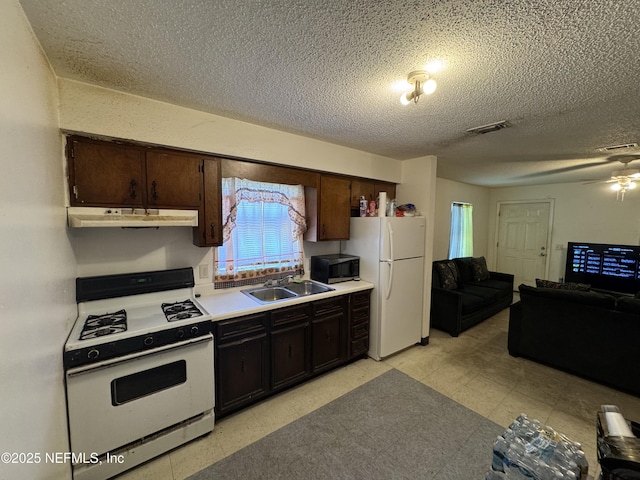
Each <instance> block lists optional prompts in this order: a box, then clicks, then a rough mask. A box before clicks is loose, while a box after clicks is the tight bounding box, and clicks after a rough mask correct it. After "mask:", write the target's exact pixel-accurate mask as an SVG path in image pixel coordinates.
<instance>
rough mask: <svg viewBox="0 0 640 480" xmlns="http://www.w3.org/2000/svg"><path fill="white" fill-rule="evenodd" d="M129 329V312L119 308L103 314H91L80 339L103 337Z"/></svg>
mask: <svg viewBox="0 0 640 480" xmlns="http://www.w3.org/2000/svg"><path fill="white" fill-rule="evenodd" d="M126 330H127V312H126V311H124V310H118V311H117V312H113V313H105V314H103V315H89V316H88V317H87V320H86V321H85V322H84V327H82V332H80V340H87V339H89V338H97V337H102V336H104V335H111V334H112V333H121V332H124V331H126Z"/></svg>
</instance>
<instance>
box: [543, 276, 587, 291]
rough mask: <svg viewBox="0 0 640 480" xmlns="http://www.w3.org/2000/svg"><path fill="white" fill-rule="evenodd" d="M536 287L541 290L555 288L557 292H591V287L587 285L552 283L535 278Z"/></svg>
mask: <svg viewBox="0 0 640 480" xmlns="http://www.w3.org/2000/svg"><path fill="white" fill-rule="evenodd" d="M536 287H542V288H555V289H559V290H578V291H580V292H588V291H589V290H591V285H589V284H588V283H574V282H566V283H562V282H553V281H551V280H542V279H540V278H536Z"/></svg>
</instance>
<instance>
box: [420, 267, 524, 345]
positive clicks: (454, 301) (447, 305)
mask: <svg viewBox="0 0 640 480" xmlns="http://www.w3.org/2000/svg"><path fill="white" fill-rule="evenodd" d="M452 277H455V280H454V281H452ZM512 301H513V275H511V274H508V273H499V272H490V271H489V270H488V269H487V268H486V261H485V259H484V257H477V258H472V257H464V258H454V259H453V260H436V261H435V262H433V269H432V284H431V326H432V327H434V328H437V329H438V330H443V331H445V332H447V333H449V334H450V335H451V336H452V337H457V336H458V335H460V333H461V332H462V331H464V330H467V329H468V328H470V327H472V326H474V325H476V324H478V323H480V322H481V321H483V320H486V319H487V318H489V317H491V316H492V315H495V314H496V313H498V312H499V311H500V310H503V309H505V308H507V307H508V306H509V305H511V302H512Z"/></svg>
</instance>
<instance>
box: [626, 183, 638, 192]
mask: <svg viewBox="0 0 640 480" xmlns="http://www.w3.org/2000/svg"><path fill="white" fill-rule="evenodd" d="M627 188H628V189H629V190H633V189H634V188H636V182H629V185H627Z"/></svg>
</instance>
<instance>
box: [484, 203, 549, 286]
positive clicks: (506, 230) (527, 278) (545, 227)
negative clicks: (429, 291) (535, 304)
mask: <svg viewBox="0 0 640 480" xmlns="http://www.w3.org/2000/svg"><path fill="white" fill-rule="evenodd" d="M550 218H551V202H550V201H548V202H547V201H541V202H531V203H503V204H500V208H499V212H498V243H497V249H496V259H497V261H496V271H498V272H504V273H511V274H513V275H514V276H515V278H514V283H513V284H514V288H516V289H517V288H518V285H520V284H521V283H524V284H526V285H531V286H535V279H536V278H545V275H546V272H547V262H548V259H549V256H548V253H549V232H550V224H549V220H550Z"/></svg>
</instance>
